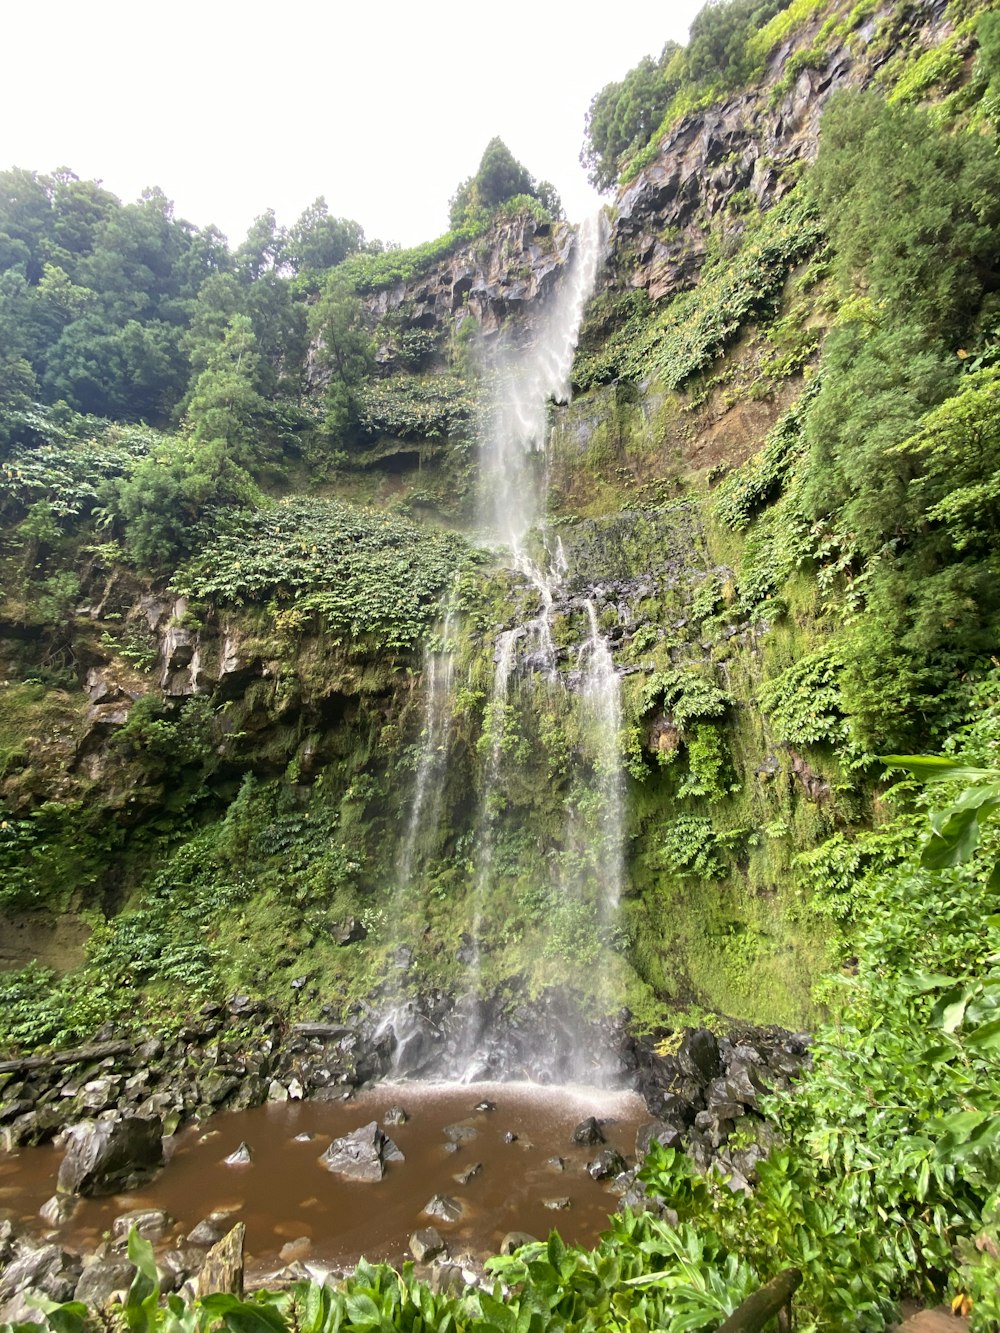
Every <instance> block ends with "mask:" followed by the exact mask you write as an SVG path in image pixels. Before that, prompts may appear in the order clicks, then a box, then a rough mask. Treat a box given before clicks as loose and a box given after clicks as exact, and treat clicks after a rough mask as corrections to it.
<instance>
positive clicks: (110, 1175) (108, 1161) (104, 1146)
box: [58, 1116, 163, 1194]
mask: <svg viewBox="0 0 1000 1333" xmlns="http://www.w3.org/2000/svg"><path fill="white" fill-rule="evenodd" d="M162 1133H163V1122H162V1121H161V1120H160V1119H159V1118H152V1119H148V1120H147V1119H143V1118H141V1117H139V1116H125V1117H123V1119H121V1120H84V1121H83V1122H82V1123H81V1124H78V1125H74V1126H73V1128H72V1129H71V1130H70V1131H69V1139H68V1145H67V1148H66V1156H65V1157H64V1158H63V1160H62V1163H61V1165H60V1167H59V1179H58V1188H59V1189H60V1190H61V1191H62V1193H64V1194H114V1193H116V1192H118V1191H120V1190H122V1189H123V1188H127V1187H129V1186H130V1185H132V1184H134V1183H137V1182H138V1181H139V1180H141V1179H142V1178H143V1177H144V1176H147V1175H149V1174H150V1173H151V1172H152V1171H153V1170H154V1169H155V1168H156V1167H158V1166H159V1165H160V1163H161V1162H162V1161H163V1144H162V1142H161V1135H162Z"/></svg>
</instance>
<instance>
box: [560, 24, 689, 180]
mask: <svg viewBox="0 0 1000 1333" xmlns="http://www.w3.org/2000/svg"><path fill="white" fill-rule="evenodd" d="M680 50H681V47H680V46H679V45H678V44H677V43H676V42H667V44H666V46H664V48H663V51H662V52H661V54H660V58H659V60H653V58H652V57H651V56H645V57H644V58H643V59H642V60H640V62H639V64H638V65H636V67H635V68H634V69H631V70H629V72H628V73H627V74H626V75H625V77H624V79H621V80H620V81H619V82H617V83H609V84H607V85H606V86H605V87H604V88H602V89H601V91H600V92H599V93H597V94H596V95H595V97H594V98H593V100H592V101H591V103H590V108H589V110H588V111H587V119H586V124H585V128H584V144H583V149H582V151H581V153H580V161H581V163H582V164H583V165H584V166H585V167H586V168H587V173H588V176H589V178H590V182H591V184H592V185H593V186H595V188H596V189H598V190H609V189H610V188H611V187H612V186H613V185H614V184H615V181H616V180H617V179H618V174H619V171H620V169H621V166H622V159H623V157H624V156H625V155H626V154H627V153H628V152H630V151H635V150H637V149H639V148H643V147H645V145H646V144H647V143H648V142H649V140H650V138H651V136H652V135H653V133H654V132H655V131H656V129H657V127H658V126H659V124H660V121H661V120H662V119H663V115H664V113H665V111H666V109H667V107H668V106H669V104H670V100H671V98H672V97H673V96H674V93H675V92H676V91H677V88H678V87H679V78H678V73H677V71H678V62H677V61H676V60H675V57H676V55H677V53H678V52H679V51H680Z"/></svg>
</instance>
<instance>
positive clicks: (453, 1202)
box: [421, 1194, 463, 1222]
mask: <svg viewBox="0 0 1000 1333" xmlns="http://www.w3.org/2000/svg"><path fill="white" fill-rule="evenodd" d="M462 1211H463V1210H462V1205H461V1204H460V1203H459V1201H458V1200H457V1199H453V1198H452V1197H451V1195H450V1194H435V1195H434V1197H433V1198H432V1199H431V1200H430V1201H429V1202H428V1203H425V1204H424V1206H423V1208H422V1209H421V1212H423V1213H426V1214H427V1216H428V1217H437V1218H440V1220H441V1221H442V1222H457V1221H458V1220H459V1218H460V1217H461V1216H462Z"/></svg>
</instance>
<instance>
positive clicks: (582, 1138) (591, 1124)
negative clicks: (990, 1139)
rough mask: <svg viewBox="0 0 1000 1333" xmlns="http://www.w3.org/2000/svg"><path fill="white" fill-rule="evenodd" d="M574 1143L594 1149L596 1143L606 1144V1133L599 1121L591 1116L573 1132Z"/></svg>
mask: <svg viewBox="0 0 1000 1333" xmlns="http://www.w3.org/2000/svg"><path fill="white" fill-rule="evenodd" d="M573 1142H574V1143H580V1144H583V1146H584V1147H587V1148H590V1147H593V1145H594V1144H595V1143H604V1142H605V1139H604V1133H603V1131H602V1129H601V1126H600V1125H599V1124H598V1122H597V1120H596V1119H595V1118H594V1117H593V1116H590V1117H589V1119H587V1120H581V1121H580V1123H579V1124H578V1125H577V1127H576V1129H574V1130H573Z"/></svg>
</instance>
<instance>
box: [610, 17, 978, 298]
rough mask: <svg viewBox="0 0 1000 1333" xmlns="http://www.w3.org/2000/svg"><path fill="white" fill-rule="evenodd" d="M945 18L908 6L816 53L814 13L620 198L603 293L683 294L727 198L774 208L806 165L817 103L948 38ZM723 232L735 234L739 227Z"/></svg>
mask: <svg viewBox="0 0 1000 1333" xmlns="http://www.w3.org/2000/svg"><path fill="white" fill-rule="evenodd" d="M946 9H947V0H919V3H917V4H914V5H912V6H909V7H908V8H907V9H906V10H905V12H904V13H903V14H900V13H899V12H898V10H897V9H896V8H894V7H892V6H887V5H883V6H881V7H880V8H879V9H876V10H875V11H874V13H873V14H872V15H871V17H869V18H867V19H866V20H865V21H864V22H863V23H862V24H860V25H859V26H858V27H857V28H855V29H853V30H851V31H849V32H845V33H843V35H840V34H838V33H837V30H836V29H835V30H834V34H833V35H832V36H831V37H830V38H829V39H828V40H827V41H826V43H824V44H821V45H819V46H817V39H819V38H820V34H821V31H822V30H823V28H824V25H825V24H826V21H827V13H826V11H825V10H821V11H820V13H818V14H816V15H814V16H813V17H812V19H810V20H809V21H808V22H807V23H806V24H804V25H803V26H802V27H801V28H800V29H799V30H797V31H796V32H795V33H794V34H793V35H792V36H790V37H788V38H787V39H786V40H785V41H784V42H782V43H781V44H780V45H779V46H778V47H777V48H776V49H775V50H774V51H773V52H772V53H771V55H770V56H769V58H768V60H767V64H766V68H765V70H764V72H763V74H762V76H761V79H760V82H759V84H758V85H757V86H756V87H754V88H752V89H750V90H749V91H747V92H744V93H739V94H737V95H736V96H733V97H730V98H727V99H724V100H722V101H720V102H718V103H716V104H715V105H713V106H710V107H709V108H707V109H706V110H705V111H702V112H698V113H696V114H694V115H690V116H686V117H684V118H683V119H682V120H681V121H680V122H679V123H678V124H677V125H676V126H675V127H674V128H673V129H672V130H670V131H669V133H667V134H666V135H665V136H664V137H663V139H662V140H661V142H660V144H659V146H658V149H657V151H656V156H655V157H654V158H653V160H652V161H651V162H650V163H649V164H648V165H647V166H645V167H643V168H642V170H641V171H640V172H639V173H638V175H637V176H636V178H635V179H634V180H633V181H631V182H630V183H629V184H628V185H626V186H625V187H624V188H623V189H622V190H621V191H620V192H619V195H618V198H617V200H616V207H615V216H614V222H613V224H612V233H611V253H612V264H611V272H612V274H613V276H612V277H611V278H610V279H609V282H610V283H612V284H617V285H620V286H631V287H639V288H642V289H644V290H645V291H647V292H648V293H649V296H650V297H651V298H652V299H653V300H654V301H658V300H661V299H663V298H664V297H667V296H670V295H671V294H673V293H675V292H678V291H683V290H684V289H685V288H687V287H690V286H692V285H693V284H694V283H695V282H696V281H697V278H698V273H699V270H700V268H701V265H702V263H703V262H704V259H705V255H706V252H707V244H708V237H709V234H710V228H711V224H712V221H713V219H716V218H718V217H720V216H721V215H722V214H724V213H725V211H726V210H727V209H730V208H731V207H732V205H733V202H734V199H735V198H736V197H737V196H740V199H741V203H742V205H743V206H742V208H741V209H740V212H744V211H757V210H761V209H767V208H769V207H770V206H771V205H772V204H774V203H775V202H776V201H777V200H778V199H780V198H781V197H782V195H783V194H784V193H785V192H786V191H787V190H788V189H789V188H790V186H791V185H793V184H794V183H795V181H796V180H797V178H798V175H799V174H800V171H801V168H802V166H803V165H805V164H806V163H808V162H811V161H813V159H814V158H815V156H816V152H817V149H818V144H819V126H820V121H821V119H822V116H823V111H824V109H825V107H826V104H827V102H828V100H829V99H830V98H831V97H832V96H833V95H834V94H835V93H838V92H841V91H843V90H844V89H852V88H853V89H858V88H866V87H868V86H869V85H871V84H872V83H873V81H874V80H876V79H877V76H878V74H879V71H880V70H881V69H882V67H883V66H884V65H885V64H886V62H887V61H888V60H889V59H890V57H891V56H892V55H893V54H894V53H895V52H897V51H898V50H899V48H900V46H901V44H904V43H905V44H907V45H908V46H910V47H911V48H912V49H913V51H914V53H915V54H918V53H920V52H922V51H926V50H929V49H931V48H932V47H935V46H938V45H940V43H941V42H942V41H943V40H945V38H947V37H948V36H949V35H950V34H951V33H952V32H953V30H954V25H953V23H952V22H951V21H950V20H948V19H946V18H945V10H946ZM803 53H808V56H807V57H806V58H805V59H803ZM795 71H797V72H795ZM790 72H791V77H790ZM728 226H729V227H730V228H733V227H734V226H735V227H736V228H737V229H738V227H739V221H738V218H736V219H732V220H730V221H729V223H728Z"/></svg>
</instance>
